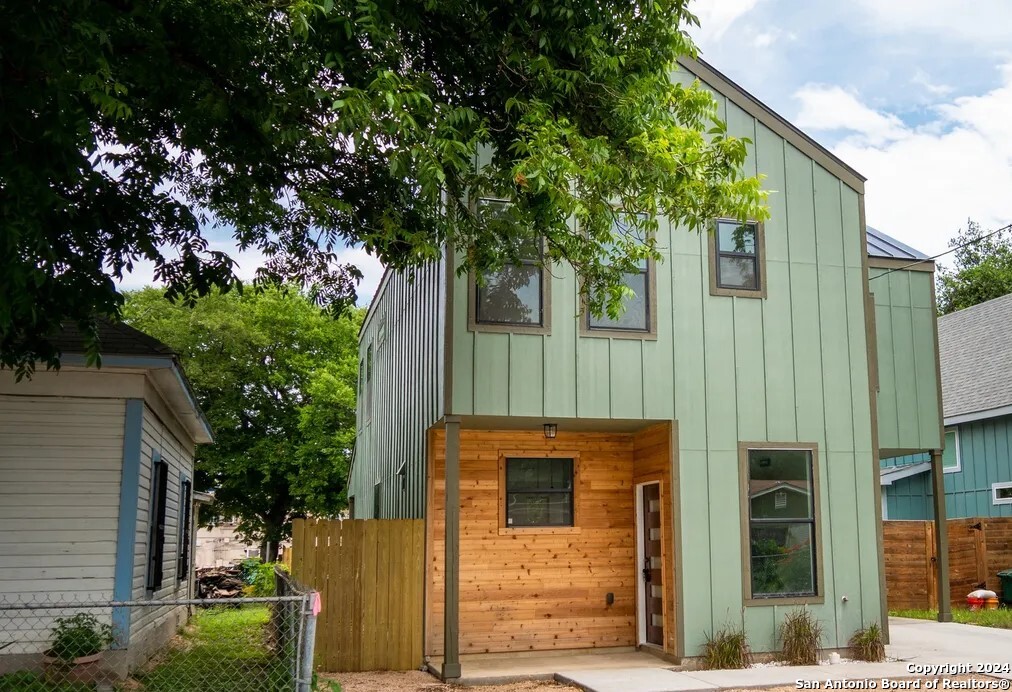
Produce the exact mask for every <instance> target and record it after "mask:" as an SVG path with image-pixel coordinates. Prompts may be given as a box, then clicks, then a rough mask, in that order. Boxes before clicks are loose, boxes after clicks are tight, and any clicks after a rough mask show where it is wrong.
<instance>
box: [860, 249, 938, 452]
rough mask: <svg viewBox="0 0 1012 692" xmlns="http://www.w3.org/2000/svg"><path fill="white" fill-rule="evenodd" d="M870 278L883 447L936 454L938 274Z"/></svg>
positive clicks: (876, 273)
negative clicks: (936, 288) (936, 307)
mask: <svg viewBox="0 0 1012 692" xmlns="http://www.w3.org/2000/svg"><path fill="white" fill-rule="evenodd" d="M869 275H870V276H869V286H870V288H871V291H872V294H873V295H874V298H875V333H876V342H877V344H878V379H879V393H878V421H879V424H878V436H879V448H880V449H882V450H892V452H893V453H900V454H902V453H904V452H919V451H923V450H928V449H937V448H938V447H939V446H940V445H941V440H940V439H939V437H940V431H939V420H940V411H939V401H938V369H937V362H936V359H935V348H936V343H937V341H936V336H935V315H934V274H933V273H932V272H925V271H893V270H889V269H882V268H878V267H872V268H871V270H870V272H869ZM886 453H888V452H886Z"/></svg>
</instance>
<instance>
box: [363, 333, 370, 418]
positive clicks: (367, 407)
mask: <svg viewBox="0 0 1012 692" xmlns="http://www.w3.org/2000/svg"><path fill="white" fill-rule="evenodd" d="M364 408H365V419H366V421H369V420H371V419H372V344H369V347H368V348H367V349H366V350H365V407H364Z"/></svg>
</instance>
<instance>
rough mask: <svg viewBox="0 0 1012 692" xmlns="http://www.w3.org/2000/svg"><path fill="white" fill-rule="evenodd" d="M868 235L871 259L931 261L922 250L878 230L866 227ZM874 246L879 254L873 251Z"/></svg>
mask: <svg viewBox="0 0 1012 692" xmlns="http://www.w3.org/2000/svg"><path fill="white" fill-rule="evenodd" d="M865 231H866V232H867V234H868V255H869V256H870V257H886V258H891V259H922V260H927V259H931V258H930V257H928V256H927V255H926V254H924V253H923V252H921V251H920V250H916V249H914V248H912V247H910V246H909V245H907V244H906V243H904V242H903V241H900V240H897V239H896V238H893V237H892V236H891V235H888V234H886V233H883V232H882V231H880V230H878V229H877V228H872V227H871V226H865ZM872 245H874V246H875V249H876V250H877V252H873V251H872Z"/></svg>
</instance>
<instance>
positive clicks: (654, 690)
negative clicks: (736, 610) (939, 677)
mask: <svg viewBox="0 0 1012 692" xmlns="http://www.w3.org/2000/svg"><path fill="white" fill-rule="evenodd" d="M889 626H890V636H891V638H892V644H891V645H890V647H889V650H888V653H889V656H890V657H892V658H896V659H899V660H898V661H895V662H888V663H841V664H839V665H835V666H829V665H825V666H778V667H770V668H750V669H748V670H703V671H677V670H672V669H671V668H670V667H665V666H664V664H663V663H662V662H658V665H657V666H656V667H646V668H611V669H606V670H587V669H566V670H560V671H558V672H557V674H556V676H555V677H556V679H557V680H559V681H560V682H566V683H569V684H573V685H576V686H577V687H580V688H582V689H584V690H587V691H588V692H629V691H635V692H691V691H695V690H700V691H702V690H720V689H733V688H741V687H773V686H792V687H793V686H795V685H796V684H797V683H798V681H802V680H806V681H820V682H825V681H826V680H830V679H832V680H867V679H872V680H881V679H882V678H905V677H923V675H922V673H920V672H914V671H912V670H911V668H910V665H911V664H916V665H921V666H923V665H931V664H946V663H948V664H974V663H1010V662H1012V631H1010V630H999V629H994V628H987V627H976V626H973V625H960V624H955V623H944V624H943V623H937V622H931V621H928V620H907V619H899V618H892V619H890V621H889ZM562 662H563V661H560V663H562ZM971 672H974V671H971ZM945 677H948V676H945ZM995 677H1001V678H1005V679H1009V680H1012V674H1007V673H1006V674H996V675H995Z"/></svg>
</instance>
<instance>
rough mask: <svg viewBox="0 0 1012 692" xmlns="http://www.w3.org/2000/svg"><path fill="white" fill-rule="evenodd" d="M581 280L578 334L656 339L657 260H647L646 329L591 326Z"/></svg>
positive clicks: (641, 339)
mask: <svg viewBox="0 0 1012 692" xmlns="http://www.w3.org/2000/svg"><path fill="white" fill-rule="evenodd" d="M582 289H583V282H582V281H581V282H580V336H587V337H591V338H596V339H638V340H640V341H657V307H658V306H657V262H655V261H654V260H653V259H648V260H647V329H646V330H642V329H614V328H611V327H591V326H590V308H589V306H588V304H587V296H586V295H584V294H583V290H582Z"/></svg>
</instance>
